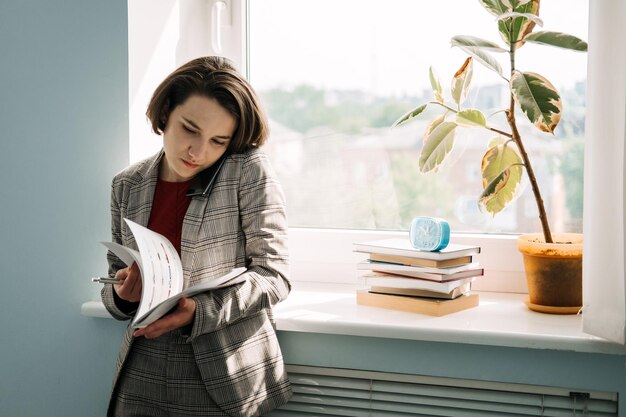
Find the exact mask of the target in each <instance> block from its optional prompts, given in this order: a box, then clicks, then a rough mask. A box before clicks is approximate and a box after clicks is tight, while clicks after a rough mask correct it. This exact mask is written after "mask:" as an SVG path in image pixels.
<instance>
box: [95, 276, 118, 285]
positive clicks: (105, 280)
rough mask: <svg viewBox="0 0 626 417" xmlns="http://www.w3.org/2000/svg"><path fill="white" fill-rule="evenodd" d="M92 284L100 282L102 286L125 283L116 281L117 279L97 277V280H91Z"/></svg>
mask: <svg viewBox="0 0 626 417" xmlns="http://www.w3.org/2000/svg"><path fill="white" fill-rule="evenodd" d="M91 282H99V283H100V284H121V283H122V282H124V281H123V280H120V279H115V278H108V277H106V278H104V277H96V278H91Z"/></svg>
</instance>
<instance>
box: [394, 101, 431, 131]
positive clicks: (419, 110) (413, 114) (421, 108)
mask: <svg viewBox="0 0 626 417" xmlns="http://www.w3.org/2000/svg"><path fill="white" fill-rule="evenodd" d="M427 106H428V104H422V105H421V106H419V107H416V108H414V109H413V110H410V111H408V112H407V113H405V114H404V115H402V116H401V117H400V118H399V119H398V120H396V121H395V122H394V124H393V127H396V126H400V125H403V124H405V123H406V122H409V121H411V120H413V119H414V118H415V117H417V116H419V115H420V113H422V112H423V111H424V110H425V109H426V107H427Z"/></svg>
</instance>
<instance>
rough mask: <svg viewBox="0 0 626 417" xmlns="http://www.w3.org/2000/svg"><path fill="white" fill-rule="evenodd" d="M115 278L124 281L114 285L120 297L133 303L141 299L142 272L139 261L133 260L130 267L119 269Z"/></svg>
mask: <svg viewBox="0 0 626 417" xmlns="http://www.w3.org/2000/svg"><path fill="white" fill-rule="evenodd" d="M115 279H117V280H119V281H122V283H121V284H114V285H113V289H114V290H115V292H116V293H117V296H118V297H120V298H121V299H122V300H125V301H128V302H131V303H136V302H138V301H139V300H140V299H141V274H140V272H139V267H138V266H137V263H135V262H133V264H132V265H131V266H130V267H126V268H123V269H119V270H118V271H117V272H116V273H115Z"/></svg>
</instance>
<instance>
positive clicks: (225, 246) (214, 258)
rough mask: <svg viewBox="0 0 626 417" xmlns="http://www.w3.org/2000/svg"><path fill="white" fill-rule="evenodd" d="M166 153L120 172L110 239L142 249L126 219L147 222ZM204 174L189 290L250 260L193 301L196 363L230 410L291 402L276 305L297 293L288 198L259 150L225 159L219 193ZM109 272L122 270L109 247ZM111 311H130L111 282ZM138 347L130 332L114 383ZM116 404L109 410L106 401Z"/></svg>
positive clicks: (192, 212) (189, 232)
mask: <svg viewBox="0 0 626 417" xmlns="http://www.w3.org/2000/svg"><path fill="white" fill-rule="evenodd" d="M162 157H163V151H161V152H159V153H158V154H157V155H155V156H154V157H151V158H149V159H146V160H144V161H142V162H139V163H136V164H134V165H132V166H130V167H128V168H126V169H125V170H123V171H122V172H121V173H119V174H118V175H116V176H115V178H114V179H113V183H112V193H111V217H112V224H111V229H112V236H113V241H114V242H117V243H120V244H122V245H124V246H127V247H131V248H134V249H137V245H136V243H135V240H134V238H133V235H132V232H131V231H130V229H129V228H128V226H127V224H126V223H125V222H124V221H123V219H124V218H128V219H130V220H133V221H135V222H137V223H139V224H141V225H144V226H146V225H147V224H148V219H149V217H150V210H151V208H152V200H153V196H154V189H155V186H156V183H157V178H158V172H159V163H160V161H161V158H162ZM200 177H201V176H198V178H197V179H198V181H197V183H194V184H192V186H191V189H192V190H197V192H195V195H194V196H193V197H192V200H191V204H190V205H189V209H188V210H187V213H186V215H185V219H184V221H183V230H182V241H181V258H182V263H183V270H184V277H185V287H187V286H190V285H193V284H196V283H198V282H200V281H203V280H207V279H211V278H214V277H218V276H221V275H224V274H226V273H227V272H229V271H230V270H231V269H232V268H235V267H241V266H245V267H246V268H247V271H246V272H245V275H246V278H247V279H246V280H245V281H244V282H243V283H240V284H237V285H235V286H232V287H229V288H225V289H219V290H215V291H211V292H208V293H205V294H200V295H197V296H195V297H194V299H195V301H196V303H197V309H196V314H195V320H194V323H193V326H192V328H191V330H190V332H189V339H188V340H189V342H190V343H191V344H192V345H193V351H194V355H195V361H196V364H197V366H198V368H199V370H200V373H201V375H202V379H203V381H204V384H205V386H206V388H207V391H208V392H209V394H210V395H211V397H212V398H213V400H214V401H215V402H216V403H217V404H218V405H219V406H220V407H221V408H222V410H224V412H225V413H227V414H229V415H232V416H257V415H261V414H264V413H266V412H268V411H270V410H272V409H274V408H276V407H278V406H280V405H282V404H284V403H285V402H287V400H288V399H289V398H290V397H291V394H292V393H291V387H290V384H289V380H288V378H287V374H286V372H285V368H284V364H283V359H282V354H281V351H280V347H279V345H278V340H277V338H276V333H275V327H274V320H273V317H272V307H273V306H274V305H275V304H276V303H278V302H279V301H281V300H283V299H285V298H286V297H287V295H288V294H289V291H290V289H291V286H290V283H289V280H288V273H289V264H288V250H287V230H288V229H287V220H286V215H285V203H284V196H283V193H282V190H281V187H280V184H279V183H278V181H277V179H276V177H275V175H274V172H273V170H272V168H271V166H270V163H269V161H268V159H267V157H266V155H265V154H264V153H263V152H262V151H260V150H252V151H250V152H247V153H245V154H234V155H230V156H228V157H227V158H226V160H225V162H224V165H223V166H222V169H221V170H220V172H219V174H218V176H217V178H216V180H215V183H214V186H213V189H212V191H211V192H210V194H209V195H206V193H205V192H203V190H204V189H205V186H206V184H203V183H202V179H201V178H200ZM107 258H108V262H109V275H114V274H115V272H116V271H117V270H118V269H120V268H124V267H125V266H126V265H124V264H123V263H122V262H121V261H120V260H119V259H118V258H117V257H116V256H115V255H113V254H112V253H111V252H109V253H108V254H107ZM101 295H102V301H103V303H104V305H105V307H106V308H107V310H108V311H109V312H110V313H111V315H112V316H113V317H115V318H116V319H118V320H128V319H130V318H132V314H133V313H128V312H125V311H122V309H121V308H120V307H119V306H117V305H116V304H115V301H114V298H113V286H112V285H105V286H104V287H103V289H102V294H101ZM132 343H133V336H132V329H130V328H128V329H127V331H126V333H125V334H124V337H123V340H122V346H121V348H120V353H119V356H118V359H117V363H116V369H115V374H114V380H113V388H115V384H116V382H117V379H118V377H119V373H120V370H121V369H122V367H123V366H124V361H125V359H126V356H127V354H128V351H129V349H130V347H131V345H132ZM109 408H110V407H109Z"/></svg>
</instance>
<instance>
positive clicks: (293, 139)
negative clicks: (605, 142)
mask: <svg viewBox="0 0 626 417" xmlns="http://www.w3.org/2000/svg"><path fill="white" fill-rule="evenodd" d="M563 7H564V6H563V2H561V1H554V0H552V1H549V0H544V1H543V2H542V3H541V10H540V16H541V18H542V19H543V21H544V26H543V28H542V29H543V30H550V31H559V32H565V33H569V34H572V35H575V36H578V37H580V38H582V39H585V40H586V39H587V18H588V1H587V0H571V1H568V2H567V13H564V11H563ZM249 30H250V32H249V34H250V35H249V36H250V42H249V57H250V61H249V63H250V65H249V67H250V80H251V82H252V84H253V85H254V86H255V88H256V90H257V91H258V92H259V93H260V95H261V97H262V100H263V102H264V104H265V107H266V109H267V111H268V116H269V119H270V126H271V137H270V140H269V142H268V145H267V148H266V149H267V152H269V153H270V156H271V158H272V160H273V163H274V166H275V168H276V171H277V173H278V175H279V178H280V180H281V182H282V184H283V187H284V190H285V193H286V197H287V202H288V215H289V221H290V225H291V226H296V227H322V228H344V229H345V228H348V229H350V228H354V229H386V230H394V229H398V230H406V229H407V227H408V225H409V223H410V220H411V219H412V218H413V217H415V216H418V215H429V216H439V217H444V218H446V219H448V220H449V221H450V223H451V225H452V228H453V230H454V231H457V232H458V231H468V232H510V233H519V232H528V231H538V230H540V224H539V221H538V215H537V209H536V206H535V202H534V197H533V194H532V191H531V190H530V187H529V186H528V182H527V181H525V182H524V185H523V187H525V189H523V191H522V192H521V193H520V196H519V198H518V200H517V201H516V202H515V203H514V204H511V205H510V206H509V207H508V208H507V209H505V210H504V211H502V212H500V213H499V214H497V215H496V216H495V217H494V216H491V215H489V214H487V213H483V212H481V211H480V210H479V209H478V204H477V201H478V197H479V195H480V193H481V192H482V179H481V174H480V164H481V160H482V157H483V155H484V153H485V151H486V150H487V145H488V143H489V141H490V139H492V138H493V137H494V134H493V133H492V132H488V131H486V130H481V129H463V130H462V131H460V132H458V134H457V139H456V142H455V148H454V150H453V151H452V153H451V155H450V156H449V157H448V160H447V162H446V163H445V164H444V165H443V166H442V167H440V169H439V170H438V172H437V173H434V174H421V173H420V171H419V168H418V159H419V152H420V149H421V147H422V145H423V132H424V130H425V128H426V126H427V124H428V123H429V122H430V121H431V120H432V118H433V117H434V116H436V115H438V114H440V113H441V112H440V111H439V110H437V111H436V112H432V111H427V113H426V114H424V115H423V116H421V117H420V118H419V120H417V121H414V122H411V123H408V124H405V125H403V126H400V127H397V128H391V125H392V124H393V122H394V121H395V120H396V119H398V118H399V117H400V116H401V115H402V114H404V113H405V112H406V111H408V110H410V109H411V108H413V107H415V106H417V105H419V104H422V103H426V102H428V101H431V100H432V99H433V93H432V90H431V87H430V82H429V67H430V66H433V68H434V69H435V70H436V72H437V73H438V75H439V77H440V80H441V83H442V86H443V88H444V93H445V94H447V95H448V97H449V86H450V83H451V79H452V76H453V75H454V73H455V72H456V71H457V70H458V69H459V68H460V67H461V65H462V64H463V62H464V60H465V58H466V55H465V54H464V53H463V51H461V50H460V49H458V48H451V47H450V38H451V37H452V36H454V35H472V36H477V37H481V38H483V39H487V40H491V41H494V42H497V43H499V44H501V45H502V46H504V45H503V43H502V41H501V40H500V38H499V35H498V33H497V29H496V22H495V17H494V16H493V15H491V14H489V13H488V12H487V11H486V10H484V9H483V8H482V7H481V6H480V5H479V4H478V2H475V1H471V2H470V1H467V0H445V1H443V0H440V1H423V0H388V1H386V2H380V1H370V0H299V1H293V0H250V28H249ZM497 58H498V59H499V61H500V63H501V65H502V67H503V69H504V71H505V73H508V71H509V68H510V67H509V64H508V61H507V59H508V55H507V54H500V55H498V56H497ZM586 59H587V57H586V54H584V53H576V52H572V51H568V50H561V49H558V48H554V47H549V46H540V45H537V44H532V45H531V44H527V45H525V46H524V47H523V48H521V49H520V50H519V51H518V54H517V62H516V67H517V68H518V69H520V70H522V71H533V72H537V73H539V74H541V75H543V76H544V77H546V78H547V79H548V80H550V81H551V82H552V84H553V85H554V86H555V87H556V88H557V90H558V91H559V93H560V94H561V97H562V99H563V117H562V119H561V122H560V124H559V126H558V127H557V129H556V132H555V135H550V134H546V133H541V132H538V131H537V130H536V129H535V128H534V127H533V126H531V125H530V123H529V122H527V120H526V119H525V117H524V116H523V114H521V112H519V114H518V116H517V119H518V121H519V125H520V131H521V133H522V136H523V139H524V143H525V144H526V147H527V151H528V152H529V154H530V157H531V162H532V163H533V168H534V170H535V174H536V176H537V177H538V180H539V183H540V189H541V191H542V196H543V199H544V202H545V204H546V209H547V211H548V214H549V216H550V224H551V227H552V229H553V231H572V232H580V231H582V201H583V200H582V192H583V137H584V115H585V85H586V83H585V79H586V65H587V64H586V62H587V61H586ZM472 84H473V87H472V90H471V91H470V94H469V96H468V98H467V102H466V103H465V104H464V107H475V108H479V109H481V110H482V111H483V112H484V113H485V114H487V115H491V114H492V113H494V112H495V111H497V110H500V109H504V108H505V107H506V106H507V105H508V96H507V91H508V90H507V85H506V83H505V81H504V80H503V79H501V78H500V77H498V76H497V75H496V74H495V73H493V72H492V71H490V70H489V69H487V68H485V67H484V66H482V65H480V64H478V63H475V64H474V77H473V81H472ZM433 110H434V109H433ZM489 124H490V125H493V126H494V127H506V126H505V125H504V123H503V118H502V117H501V116H498V115H494V116H493V117H492V118H490V119H489ZM507 130H508V129H507Z"/></svg>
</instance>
